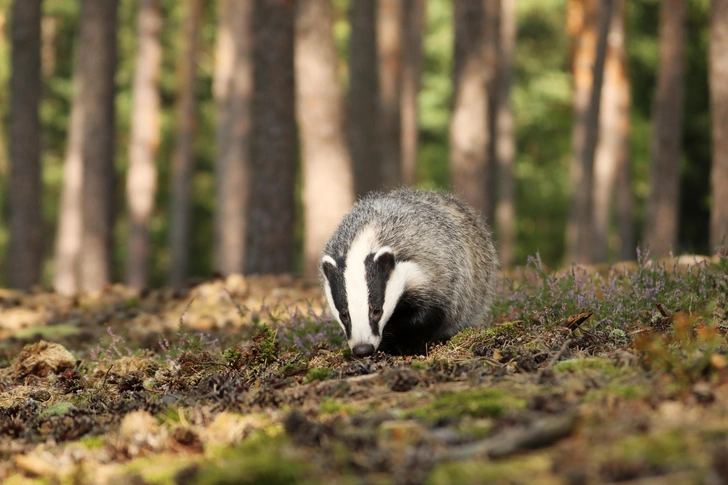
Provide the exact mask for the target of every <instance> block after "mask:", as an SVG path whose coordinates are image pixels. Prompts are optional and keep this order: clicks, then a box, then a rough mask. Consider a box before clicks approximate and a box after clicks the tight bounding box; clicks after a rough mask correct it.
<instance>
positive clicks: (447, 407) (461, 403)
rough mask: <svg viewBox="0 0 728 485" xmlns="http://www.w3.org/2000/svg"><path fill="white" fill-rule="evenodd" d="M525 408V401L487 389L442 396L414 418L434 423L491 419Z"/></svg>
mask: <svg viewBox="0 0 728 485" xmlns="http://www.w3.org/2000/svg"><path fill="white" fill-rule="evenodd" d="M525 406H526V400H525V399H522V398H520V397H517V396H513V395H509V394H506V393H505V392H503V391H501V390H498V389H487V390H485V391H476V392H456V393H449V394H445V395H442V396H440V397H438V398H437V399H435V400H434V401H433V402H431V403H430V404H428V405H426V406H424V407H422V408H420V409H417V410H415V411H413V412H412V416H413V417H416V418H420V419H427V420H432V421H435V420H438V419H442V418H460V417H462V416H472V417H474V418H489V417H497V416H500V415H502V414H503V413H505V412H506V411H507V410H509V409H523V408H524V407H525Z"/></svg>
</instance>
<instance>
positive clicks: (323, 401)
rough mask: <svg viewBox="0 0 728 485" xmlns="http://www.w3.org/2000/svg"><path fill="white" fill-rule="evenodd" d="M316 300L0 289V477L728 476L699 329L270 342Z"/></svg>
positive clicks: (524, 326) (708, 346)
mask: <svg viewBox="0 0 728 485" xmlns="http://www.w3.org/2000/svg"><path fill="white" fill-rule="evenodd" d="M322 304H323V301H322V299H321V295H320V290H319V289H318V288H315V287H307V286H305V285H303V284H301V283H299V282H297V281H295V280H293V279H291V278H247V279H244V278H242V277H234V278H229V279H228V280H226V281H222V280H218V281H213V282H209V283H203V284H201V285H199V286H196V287H194V288H192V289H190V291H188V292H185V293H174V292H171V291H166V290H165V291H153V292H146V293H145V294H142V295H137V294H135V293H134V292H132V291H130V290H128V289H125V288H123V287H110V288H108V289H107V291H105V292H103V293H102V294H100V295H96V296H93V297H91V296H89V297H84V298H64V297H61V296H59V295H56V294H52V293H46V292H42V291H37V292H33V293H29V294H26V293H16V292H11V291H7V290H2V291H0V481H3V483H7V484H22V483H48V484H56V483H61V484H66V483H69V484H97V483H98V484H106V483H108V484H113V483H131V484H227V483H281V484H282V483H337V484H338V483H357V484H358V483H365V484H369V483H372V484H379V483H382V484H386V483H397V484H422V483H431V484H465V483H473V484H475V483H514V484H515V483H524V484H525V483H537V484H541V483H543V484H551V483H554V484H557V483H559V484H560V483H567V484H589V483H611V482H623V483H665V484H673V483H674V484H682V483H708V484H712V483H715V484H719V483H727V482H728V363H727V361H726V357H725V356H724V349H725V348H726V346H725V336H724V334H723V333H722V331H721V330H720V328H717V327H716V328H713V327H710V326H707V325H705V324H704V322H703V321H702V320H701V319H700V316H696V315H693V314H690V313H687V312H682V313H681V312H674V313H670V311H669V310H661V311H662V312H664V315H662V313H661V315H662V316H661V317H660V318H656V319H652V320H647V321H645V322H634V324H633V325H631V326H630V327H629V328H626V329H625V331H624V332H622V333H617V334H615V333H614V332H607V331H606V330H600V329H599V328H595V327H594V326H591V322H592V320H593V319H592V318H591V314H590V312H589V309H585V311H584V312H580V313H576V314H574V315H571V316H570V317H569V318H567V319H565V320H563V321H560V322H553V323H551V324H548V325H541V324H539V325H537V324H535V323H534V322H531V321H523V320H517V321H504V320H503V318H499V316H494V317H493V319H492V322H491V323H490V324H489V325H488V326H486V327H484V328H481V329H473V330H467V331H464V332H462V333H461V334H459V335H457V336H456V337H454V338H453V339H451V340H450V341H449V342H445V343H441V344H437V345H433V346H431V347H429V348H428V349H427V350H426V352H425V354H424V355H388V354H383V353H378V354H376V355H375V356H373V357H371V358H366V359H355V358H353V357H352V356H351V354H350V352H348V351H347V350H346V349H344V348H343V346H342V345H341V342H340V341H339V342H331V341H329V340H322V341H320V342H318V343H317V344H316V345H314V346H313V347H312V348H309V349H305V350H304V349H301V348H299V347H296V346H295V345H284V344H283V343H282V341H281V339H280V335H279V332H282V330H281V329H282V328H285V326H286V325H287V323H288V318H289V317H290V316H291V315H298V314H297V313H296V310H299V309H300V311H301V312H304V311H308V312H309V314H311V313H310V312H311V308H313V314H314V315H320V311H321V308H322V306H323V305H322ZM251 309H255V310H251ZM317 312H319V313H317ZM331 325H333V326H334V328H335V329H336V330H338V327H336V326H335V325H334V324H331ZM680 329H688V330H687V333H685V332H681V331H680Z"/></svg>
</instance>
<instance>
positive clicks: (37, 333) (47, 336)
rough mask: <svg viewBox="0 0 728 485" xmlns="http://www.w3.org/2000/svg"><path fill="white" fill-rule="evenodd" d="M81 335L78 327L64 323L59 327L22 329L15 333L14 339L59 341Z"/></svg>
mask: <svg viewBox="0 0 728 485" xmlns="http://www.w3.org/2000/svg"><path fill="white" fill-rule="evenodd" d="M80 333H81V328H80V327H79V326H78V325H75V324H70V323H62V324H59V325H48V326H44V327H28V328H22V329H20V330H18V331H17V332H15V335H14V337H16V338H18V339H21V340H23V339H30V338H37V337H40V338H42V339H44V340H57V339H60V338H64V337H71V336H74V335H78V334H80Z"/></svg>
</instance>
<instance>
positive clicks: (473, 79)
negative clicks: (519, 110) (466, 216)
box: [450, 0, 489, 217]
mask: <svg viewBox="0 0 728 485" xmlns="http://www.w3.org/2000/svg"><path fill="white" fill-rule="evenodd" d="M454 21H455V52H454V56H453V63H454V70H453V89H454V92H453V96H454V100H453V109H452V115H451V118H450V169H451V172H452V186H453V190H454V192H455V193H456V194H458V195H459V196H461V197H462V198H463V199H464V200H465V201H466V202H467V203H468V204H470V205H471V206H473V208H475V209H476V210H478V211H480V213H481V214H483V216H484V217H485V216H486V215H487V209H488V194H487V193H486V187H487V181H486V177H487V169H486V164H487V161H488V133H489V130H488V93H487V91H486V88H487V84H486V79H487V78H486V75H487V69H488V67H487V64H486V59H485V51H484V49H485V11H484V2H483V0H455V2H454Z"/></svg>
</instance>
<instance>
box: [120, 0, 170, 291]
mask: <svg viewBox="0 0 728 485" xmlns="http://www.w3.org/2000/svg"><path fill="white" fill-rule="evenodd" d="M161 30H162V14H161V11H160V6H159V0H140V2H139V11H138V13H137V32H138V35H137V43H138V44H137V55H136V65H135V68H136V72H135V73H134V84H133V86H132V90H133V96H134V99H133V101H132V105H133V111H132V125H131V139H130V142H129V169H128V173H127V181H126V200H127V206H128V209H129V241H128V246H127V254H126V284H127V285H129V286H130V287H132V288H136V289H138V290H140V289H143V288H146V287H147V286H148V285H149V223H150V219H151V217H152V211H153V209H154V197H155V195H156V192H157V165H156V156H157V147H158V146H159V72H160V67H161V64H162V45H161V41H160V34H161Z"/></svg>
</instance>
